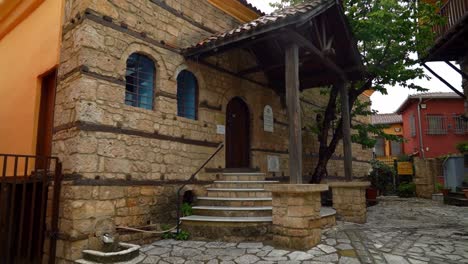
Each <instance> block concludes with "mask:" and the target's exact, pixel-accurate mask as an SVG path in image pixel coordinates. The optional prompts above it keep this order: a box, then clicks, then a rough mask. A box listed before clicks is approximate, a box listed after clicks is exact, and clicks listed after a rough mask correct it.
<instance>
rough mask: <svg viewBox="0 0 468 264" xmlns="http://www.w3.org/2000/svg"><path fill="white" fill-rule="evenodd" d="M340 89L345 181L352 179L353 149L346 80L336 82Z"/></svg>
mask: <svg viewBox="0 0 468 264" xmlns="http://www.w3.org/2000/svg"><path fill="white" fill-rule="evenodd" d="M335 85H336V86H337V88H338V89H339V91H340V98H341V118H342V120H343V121H342V122H343V154H344V173H345V179H346V180H347V181H352V180H353V151H352V143H351V114H350V108H349V96H348V89H347V88H346V82H344V81H338V82H337V83H336V84H335Z"/></svg>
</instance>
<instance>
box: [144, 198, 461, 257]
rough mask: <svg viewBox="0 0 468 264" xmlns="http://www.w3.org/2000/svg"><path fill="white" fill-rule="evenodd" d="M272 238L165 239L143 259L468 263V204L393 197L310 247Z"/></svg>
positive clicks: (338, 226) (332, 230)
mask: <svg viewBox="0 0 468 264" xmlns="http://www.w3.org/2000/svg"><path fill="white" fill-rule="evenodd" d="M267 244H268V243H266V244H265V243H252V242H249V243H226V242H202V241H184V242H181V241H174V240H162V241H158V242H155V243H153V244H152V245H147V246H144V247H143V248H142V250H143V251H144V254H145V255H146V256H147V258H146V259H145V261H144V262H143V263H158V264H166V263H176V264H178V263H181V264H182V263H208V264H221V263H223V264H236V263H237V264H249V263H257V264H267V263H280V264H286V263H288V264H296V263H302V264H315V263H317V264H318V263H339V264H354V263H390V264H407V263H408V264H419V263H444V264H447V263H468V208H466V207H465V208H462V207H452V206H444V205H438V204H436V203H434V202H432V201H429V200H422V199H395V198H393V199H391V198H390V199H385V200H384V201H382V202H380V203H379V205H377V206H373V207H370V208H369V211H368V222H367V223H366V224H364V225H358V224H351V223H345V222H338V225H337V226H336V227H334V228H332V229H328V230H326V231H325V232H323V236H322V241H321V244H319V245H318V246H317V247H314V248H312V249H310V250H309V251H305V252H303V251H294V252H293V251H287V250H282V249H275V248H273V247H271V246H269V245H267Z"/></svg>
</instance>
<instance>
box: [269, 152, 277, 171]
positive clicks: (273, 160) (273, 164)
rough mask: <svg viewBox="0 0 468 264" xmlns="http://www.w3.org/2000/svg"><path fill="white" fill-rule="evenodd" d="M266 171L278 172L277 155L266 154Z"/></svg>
mask: <svg viewBox="0 0 468 264" xmlns="http://www.w3.org/2000/svg"><path fill="white" fill-rule="evenodd" d="M267 163H268V172H280V161H279V157H278V156H269V155H268V156H267Z"/></svg>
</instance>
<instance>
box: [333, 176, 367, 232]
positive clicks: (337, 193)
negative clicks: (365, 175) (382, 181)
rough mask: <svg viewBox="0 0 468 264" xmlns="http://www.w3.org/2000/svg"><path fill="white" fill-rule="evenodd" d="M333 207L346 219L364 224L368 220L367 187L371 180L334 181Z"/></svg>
mask: <svg viewBox="0 0 468 264" xmlns="http://www.w3.org/2000/svg"><path fill="white" fill-rule="evenodd" d="M329 186H330V188H331V189H332V192H333V208H335V210H336V213H337V215H338V216H339V217H340V218H341V219H342V220H344V221H348V222H353V223H360V224H363V223H365V222H366V221H367V205H366V188H367V187H369V186H370V182H332V183H329Z"/></svg>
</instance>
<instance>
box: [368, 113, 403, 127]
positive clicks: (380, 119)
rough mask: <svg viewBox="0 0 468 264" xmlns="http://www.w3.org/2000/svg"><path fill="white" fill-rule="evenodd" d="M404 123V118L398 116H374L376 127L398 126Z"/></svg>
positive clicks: (373, 120) (373, 122)
mask: <svg viewBox="0 0 468 264" xmlns="http://www.w3.org/2000/svg"><path fill="white" fill-rule="evenodd" d="M402 122H403V118H402V117H401V115H398V114H379V115H373V116H372V124H374V125H379V124H380V125H382V124H398V123H402Z"/></svg>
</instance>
